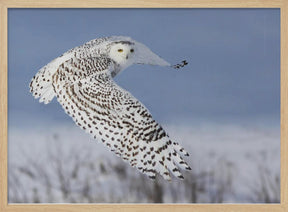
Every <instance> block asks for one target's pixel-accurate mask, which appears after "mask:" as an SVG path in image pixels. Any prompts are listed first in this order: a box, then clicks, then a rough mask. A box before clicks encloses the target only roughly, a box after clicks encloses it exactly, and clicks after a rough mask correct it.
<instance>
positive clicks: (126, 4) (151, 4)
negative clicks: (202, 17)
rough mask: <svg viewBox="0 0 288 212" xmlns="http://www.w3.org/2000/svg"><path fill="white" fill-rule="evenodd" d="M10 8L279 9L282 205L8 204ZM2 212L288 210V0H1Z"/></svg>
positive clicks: (0, 180)
mask: <svg viewBox="0 0 288 212" xmlns="http://www.w3.org/2000/svg"><path fill="white" fill-rule="evenodd" d="M9 8H280V13H281V202H280V204H128V205H125V204H8V202H7V201H8V200H7V199H8V195H7V192H8V185H7V182H8V180H7V97H8V93H7V71H8V70H7V63H8V60H7V59H8V56H7V50H8V45H7V38H8V37H7V27H8V25H7V14H8V9H9ZM0 11H1V13H0V24H1V25H0V29H1V34H0V35H1V37H0V70H1V71H0V126H1V127H0V168H1V170H0V211H1V212H2V211H3V212H4V211H5V212H6V211H7V212H8V211H29V212H33V211H53V212H54V211H77V212H78V211H131V212H132V211H146V210H149V211H150V212H153V211H158V210H162V211H181V212H185V211H211V212H213V211H221V212H223V211H224V212H225V211H243V212H244V211H245V212H246V211H249V212H250V211H267V212H270V211H275V212H278V211H279V212H280V211H281V212H284V211H288V127H287V124H288V121H287V120H288V113H287V111H288V96H287V94H288V92H287V91H288V90H287V89H288V42H287V40H288V1H287V0H218V1H215V0H162V1H160V0H159V1H155V0H154V1H153V0H54V1H52V0H51V1H50V0H0Z"/></svg>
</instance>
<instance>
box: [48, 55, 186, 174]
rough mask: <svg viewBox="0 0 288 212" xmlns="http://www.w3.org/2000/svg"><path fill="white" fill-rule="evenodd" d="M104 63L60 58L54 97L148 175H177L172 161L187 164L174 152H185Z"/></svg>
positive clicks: (81, 124) (181, 153) (176, 169)
mask: <svg viewBox="0 0 288 212" xmlns="http://www.w3.org/2000/svg"><path fill="white" fill-rule="evenodd" d="M107 62H108V63H107ZM107 64H109V61H103V60H102V59H100V58H86V59H85V61H83V60H78V59H74V60H69V61H66V62H65V63H63V64H62V65H61V66H60V67H59V69H58V70H57V72H56V73H55V75H54V76H53V87H54V90H55V93H56V95H57V99H58V101H59V103H60V104H61V105H62V107H63V108H64V110H65V111H66V113H67V114H68V115H70V116H71V117H72V119H73V120H74V121H75V122H76V124H77V125H79V127H81V128H82V129H83V130H85V131H86V132H88V133H90V134H91V135H92V136H93V137H94V138H95V139H96V140H98V141H102V142H103V143H104V144H106V145H107V146H108V147H109V148H110V150H111V151H113V152H114V153H116V154H117V155H118V156H120V157H121V158H122V159H124V160H126V161H129V163H130V165H131V166H133V167H137V168H138V169H139V170H140V171H141V172H142V173H144V174H146V175H148V176H149V177H150V178H155V174H156V173H157V172H158V173H159V174H160V175H162V176H163V177H164V178H165V179H170V173H172V174H173V175H175V176H176V177H178V178H183V176H182V174H181V173H180V171H179V169H178V167H180V168H182V169H187V170H190V167H189V166H188V165H187V163H186V162H185V161H184V160H183V158H182V157H181V156H180V155H186V156H188V153H187V152H186V151H185V150H184V149H183V148H182V147H181V146H180V145H179V144H178V143H176V142H172V141H171V139H170V138H169V136H168V135H167V133H166V132H165V131H164V129H163V128H162V127H161V126H160V125H159V124H158V123H157V122H156V121H155V120H154V119H153V118H152V116H151V114H150V113H149V111H148V110H147V109H146V108H145V107H144V105H143V104H141V103H140V102H139V101H138V100H137V99H136V98H135V97H133V96H132V95H131V94H130V93H129V92H127V91H126V90H124V89H122V88H121V87H119V86H118V85H117V84H116V83H115V82H114V81H113V79H112V77H111V75H110V74H109V72H108V68H109V65H107Z"/></svg>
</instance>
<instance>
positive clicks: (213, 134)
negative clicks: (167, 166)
mask: <svg viewBox="0 0 288 212" xmlns="http://www.w3.org/2000/svg"><path fill="white" fill-rule="evenodd" d="M163 127H164V128H165V129H166V131H167V132H169V135H170V137H171V138H174V139H175V140H177V141H178V142H179V143H180V144H181V145H182V146H183V147H185V149H186V150H188V152H189V153H190V156H189V158H187V162H188V163H189V164H190V166H191V167H192V171H190V172H187V171H184V177H185V179H184V180H178V179H173V180H172V181H171V182H165V181H164V180H163V179H162V178H161V177H159V176H158V178H157V179H156V181H152V180H150V179H149V178H147V177H146V176H144V175H142V174H140V173H139V172H138V170H136V169H135V168H132V167H130V166H129V165H128V164H126V163H125V162H123V161H122V160H121V159H119V158H118V157H117V156H115V155H114V154H113V153H110V151H109V150H108V149H107V148H106V147H105V146H104V145H102V144H100V143H98V142H96V141H95V140H93V139H92V138H90V136H89V135H88V134H85V133H84V132H83V131H81V130H80V129H78V127H77V126H74V125H73V124H71V125H62V126H60V125H59V126H54V127H53V128H51V127H50V128H46V129H45V128H44V127H35V128H33V130H32V129H31V128H26V129H23V128H22V129H17V128H9V133H8V136H9V137H8V142H9V144H8V154H9V156H8V163H9V173H8V174H9V189H8V190H9V202H10V203H33V202H34V203H275V202H279V201H280V130H279V129H278V128H274V129H271V128H269V127H247V126H246V127H245V126H240V125H237V126H236V125H235V126H232V125H224V124H223V125H221V124H217V125H215V124H211V125H207V124H206V125H200V126H189V125H185V126H181V125H177V126H176V125H164V126H163Z"/></svg>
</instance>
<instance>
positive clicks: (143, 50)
mask: <svg viewBox="0 0 288 212" xmlns="http://www.w3.org/2000/svg"><path fill="white" fill-rule="evenodd" d="M126 38H127V37H126ZM108 55H109V57H110V58H111V59H112V60H114V61H115V62H116V63H117V64H119V65H120V66H121V68H122V69H124V68H127V67H128V66H130V65H132V64H149V65H159V66H170V64H169V63H168V62H166V61H165V60H163V59H162V58H160V57H159V56H158V55H156V54H155V53H153V52H152V51H151V50H150V49H149V48H148V47H146V46H145V45H144V44H142V43H139V42H136V41H134V40H132V39H130V38H129V40H127V39H126V40H119V41H114V42H113V43H112V44H111V47H110V50H109V53H108Z"/></svg>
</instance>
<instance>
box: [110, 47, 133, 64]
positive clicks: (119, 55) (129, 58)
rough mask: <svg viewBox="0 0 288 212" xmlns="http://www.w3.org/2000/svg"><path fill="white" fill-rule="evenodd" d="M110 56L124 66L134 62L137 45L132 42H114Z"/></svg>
mask: <svg viewBox="0 0 288 212" xmlns="http://www.w3.org/2000/svg"><path fill="white" fill-rule="evenodd" d="M109 57H110V58H111V59H112V60H114V61H115V62H116V63H118V64H119V65H120V66H121V67H122V68H124V67H128V66H129V65H132V64H133V61H134V57H135V46H134V44H133V43H131V42H115V43H114V44H112V46H111V48H110V52H109Z"/></svg>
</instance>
